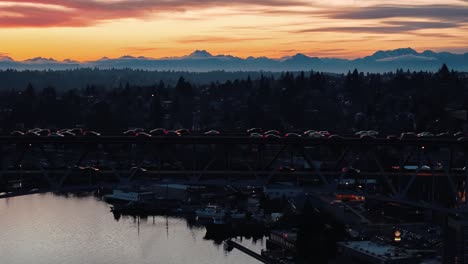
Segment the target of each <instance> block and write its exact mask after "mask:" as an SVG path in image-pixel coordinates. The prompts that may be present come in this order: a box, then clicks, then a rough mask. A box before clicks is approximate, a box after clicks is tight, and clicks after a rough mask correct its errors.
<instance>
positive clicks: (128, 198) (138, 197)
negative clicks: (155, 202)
mask: <svg viewBox="0 0 468 264" xmlns="http://www.w3.org/2000/svg"><path fill="white" fill-rule="evenodd" d="M150 199H154V192H149V191H125V190H119V189H116V190H113V191H112V194H107V195H104V200H105V201H107V202H141V201H145V200H150Z"/></svg>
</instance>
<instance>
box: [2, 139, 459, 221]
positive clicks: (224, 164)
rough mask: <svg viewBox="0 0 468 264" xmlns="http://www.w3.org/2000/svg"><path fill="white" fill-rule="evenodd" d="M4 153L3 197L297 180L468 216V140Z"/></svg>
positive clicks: (67, 146)
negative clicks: (176, 183)
mask: <svg viewBox="0 0 468 264" xmlns="http://www.w3.org/2000/svg"><path fill="white" fill-rule="evenodd" d="M0 155H1V159H0V186H1V188H3V189H4V190H3V191H4V192H13V191H12V189H13V190H14V189H15V187H18V185H20V186H22V187H24V186H25V185H26V186H29V187H30V188H37V187H43V188H48V189H53V190H60V189H63V188H64V187H65V186H72V185H74V184H83V183H84V184H87V185H90V186H91V185H96V184H99V183H102V182H107V183H109V182H111V183H117V184H124V183H129V182H132V181H140V180H158V179H167V178H171V179H179V180H182V181H185V182H190V183H200V182H202V181H204V182H206V181H210V180H211V181H216V180H217V181H218V182H224V183H225V184H229V183H232V182H235V181H238V180H252V181H254V182H256V183H257V184H261V185H263V184H268V183H271V182H276V181H293V182H296V183H298V184H302V185H315V186H320V187H321V188H324V189H326V190H330V191H343V192H346V191H350V192H354V193H359V194H362V195H363V196H369V197H381V198H384V199H388V200H390V201H398V202H408V203H412V204H417V205H423V206H426V207H431V208H435V207H437V208H444V209H450V210H456V211H464V212H466V211H467V210H468V201H467V199H466V196H467V193H468V184H467V182H468V170H467V169H465V168H467V167H468V166H467V165H468V144H467V143H466V142H460V141H457V140H435V139H434V140H432V139H414V140H404V141H388V140H384V139H368V140H362V139H355V138H349V139H335V140H331V139H312V138H278V139H276V138H271V139H269V138H248V137H220V136H203V137H160V138H159V137H153V138H133V137H95V138H92V137H89V138H85V137H82V138H79V137H77V138H42V137H38V138H26V137H22V138H20V137H3V138H1V137H0ZM15 184H16V185H15ZM0 191H1V190H0Z"/></svg>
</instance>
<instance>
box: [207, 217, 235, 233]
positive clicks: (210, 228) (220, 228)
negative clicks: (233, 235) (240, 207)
mask: <svg viewBox="0 0 468 264" xmlns="http://www.w3.org/2000/svg"><path fill="white" fill-rule="evenodd" d="M205 227H206V232H207V233H209V234H210V235H214V236H217V235H225V234H226V233H229V232H231V231H232V228H231V227H232V226H231V224H230V223H229V222H226V220H225V219H224V218H220V217H215V218H212V219H211V221H210V222H209V223H207V224H205Z"/></svg>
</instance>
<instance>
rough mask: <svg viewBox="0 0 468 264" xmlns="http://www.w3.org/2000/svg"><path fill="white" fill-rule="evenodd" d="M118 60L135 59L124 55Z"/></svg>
mask: <svg viewBox="0 0 468 264" xmlns="http://www.w3.org/2000/svg"><path fill="white" fill-rule="evenodd" d="M119 59H135V57H133V56H130V55H124V56H122V57H120V58H119Z"/></svg>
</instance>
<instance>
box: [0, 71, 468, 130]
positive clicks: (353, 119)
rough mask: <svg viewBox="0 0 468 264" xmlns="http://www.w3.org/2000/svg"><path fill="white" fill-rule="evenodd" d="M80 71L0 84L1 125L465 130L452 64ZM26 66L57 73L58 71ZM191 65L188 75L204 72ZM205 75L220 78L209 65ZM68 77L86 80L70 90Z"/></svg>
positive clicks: (465, 84) (5, 75)
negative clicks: (377, 69)
mask: <svg viewBox="0 0 468 264" xmlns="http://www.w3.org/2000/svg"><path fill="white" fill-rule="evenodd" d="M80 71H81V70H79V71H70V74H76V77H75V78H72V79H70V80H63V82H64V83H67V84H64V86H66V87H67V88H68V89H63V87H53V86H48V85H44V86H38V85H34V80H32V81H33V82H32V84H26V85H25V86H24V88H22V89H21V90H18V89H3V90H2V91H0V120H1V126H2V128H3V130H4V131H9V130H13V129H19V128H22V127H23V126H24V127H25V128H31V127H52V128H53V127H57V128H63V127H74V126H77V125H80V126H84V127H87V128H90V129H99V130H113V129H126V128H129V127H143V128H155V127H165V128H168V129H169V128H182V127H183V128H189V129H192V130H193V129H195V130H198V129H200V130H207V129H218V130H225V131H228V130H230V131H234V130H244V129H245V128H249V127H263V128H274V129H280V130H283V131H300V130H304V129H316V130H330V131H332V132H334V133H351V132H354V131H357V130H370V129H373V130H378V131H381V132H384V133H397V132H402V131H432V132H446V131H460V130H465V127H464V126H465V124H466V109H467V107H468V97H467V96H466V94H467V91H468V75H467V74H465V73H458V72H451V71H449V69H448V68H447V67H446V66H445V65H444V66H443V67H442V68H441V69H440V71H439V72H437V73H426V72H412V73H410V72H405V71H402V70H399V71H397V72H395V73H386V74H365V73H360V72H358V71H357V70H355V71H353V72H349V73H348V74H345V75H329V74H324V73H318V72H300V73H289V72H285V73H282V74H279V75H277V76H275V75H271V74H268V75H262V74H261V73H258V75H255V76H254V75H249V74H246V76H245V78H238V79H233V80H228V81H222V82H211V83H207V84H204V83H203V82H194V81H188V79H187V78H185V77H178V78H177V81H174V82H171V81H167V78H161V80H153V81H152V82H151V83H152V84H151V85H141V82H144V80H139V82H135V83H132V82H117V83H115V85H114V86H113V87H104V86H102V85H99V81H96V83H98V84H93V83H94V82H95V80H94V79H85V80H79V81H78V80H77V79H78V78H80V77H79V76H82V78H85V77H84V76H88V75H87V74H88V73H87V74H84V75H80ZM85 72H86V71H85ZM92 72H94V71H92ZM133 72H134V74H136V75H137V76H139V74H140V73H139V72H138V71H133ZM31 73H33V75H32V76H34V75H44V76H48V75H52V76H55V77H53V78H58V77H57V74H58V73H57V72H31ZM112 73H113V71H96V72H95V73H94V74H97V75H100V74H103V75H105V74H112ZM17 74H19V73H18V72H14V71H12V72H2V73H0V76H1V79H0V85H1V86H2V87H6V86H7V85H8V83H9V80H10V79H15V78H17ZM197 74H201V75H197ZM197 74H195V73H193V74H192V75H193V76H204V77H203V78H205V77H206V78H211V77H210V76H209V75H206V76H205V75H203V74H202V73H197ZM210 74H212V75H213V77H212V78H213V79H219V78H216V73H210ZM219 74H221V75H222V74H227V73H219ZM143 75H144V74H143ZM192 75H191V76H192ZM9 78H10V79H9ZM38 78H39V77H38ZM171 78H172V77H171ZM174 78H175V77H174ZM223 78H224V77H223ZM46 79H47V78H46ZM165 80H166V81H165ZM75 81H76V82H77V83H84V82H86V83H88V85H86V86H85V87H83V88H75V89H71V88H70V87H72V86H73V82H75Z"/></svg>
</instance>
